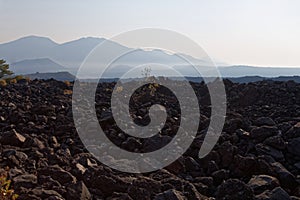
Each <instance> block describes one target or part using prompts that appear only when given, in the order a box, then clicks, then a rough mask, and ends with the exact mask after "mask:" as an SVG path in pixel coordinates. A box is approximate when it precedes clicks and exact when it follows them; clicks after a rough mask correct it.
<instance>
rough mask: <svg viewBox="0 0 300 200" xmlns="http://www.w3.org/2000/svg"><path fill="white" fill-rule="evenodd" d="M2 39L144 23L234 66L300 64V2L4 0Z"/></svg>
mask: <svg viewBox="0 0 300 200" xmlns="http://www.w3.org/2000/svg"><path fill="white" fill-rule="evenodd" d="M0 25H1V31H0V43H3V42H7V41H11V40H14V39H17V38H19V37H23V36H27V35H39V36H47V37H50V38H51V39H53V40H54V41H56V42H59V43H61V42H65V41H69V40H73V39H78V38H80V37H84V36H95V37H105V38H110V37H112V36H113V35H116V34H118V33H121V32H124V31H127V30H132V29H137V28H144V27H155V28H166V29H171V30H174V31H177V32H179V33H182V34H185V35H186V36H188V37H190V38H191V39H193V40H194V41H196V42H197V43H198V44H199V45H201V46H202V47H203V48H204V49H205V50H206V52H207V53H208V54H209V55H210V56H211V57H214V58H216V59H218V60H220V61H223V62H226V63H230V64H247V65H258V66H300V1H298V0H218V1H217V0H205V1H204V0H203V1H201V0H148V1H146V0H118V1H117V0H102V1H101V0H64V1H62V0H49V1H42V0H26V1H25V0H0Z"/></svg>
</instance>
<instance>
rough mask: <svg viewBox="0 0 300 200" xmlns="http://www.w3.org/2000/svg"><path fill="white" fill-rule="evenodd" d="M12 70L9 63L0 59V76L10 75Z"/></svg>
mask: <svg viewBox="0 0 300 200" xmlns="http://www.w3.org/2000/svg"><path fill="white" fill-rule="evenodd" d="M12 74H13V72H12V71H10V70H9V65H8V64H7V63H6V62H5V60H0V78H3V77H4V76H5V75H12Z"/></svg>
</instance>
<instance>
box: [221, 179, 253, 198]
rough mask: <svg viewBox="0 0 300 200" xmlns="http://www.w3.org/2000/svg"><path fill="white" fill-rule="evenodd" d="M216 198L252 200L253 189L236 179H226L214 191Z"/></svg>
mask: <svg viewBox="0 0 300 200" xmlns="http://www.w3.org/2000/svg"><path fill="white" fill-rule="evenodd" d="M216 199H217V200H236V199H244V200H252V199H254V194H253V190H252V189H251V188H250V187H249V186H247V185H246V184H245V183H244V182H242V181H240V180H238V179H228V180H227V181H225V182H224V183H222V184H221V185H220V186H219V187H218V190H217V193H216Z"/></svg>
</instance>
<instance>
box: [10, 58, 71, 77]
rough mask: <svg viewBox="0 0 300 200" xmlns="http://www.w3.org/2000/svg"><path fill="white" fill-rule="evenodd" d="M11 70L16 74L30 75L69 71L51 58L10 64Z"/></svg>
mask: <svg viewBox="0 0 300 200" xmlns="http://www.w3.org/2000/svg"><path fill="white" fill-rule="evenodd" d="M10 69H11V70H12V71H13V72H14V73H15V74H30V73H36V72H39V73H44V72H59V71H66V70H67V69H66V68H65V67H63V66H62V65H60V64H58V63H56V62H54V61H52V60H51V59H49V58H39V59H29V60H23V61H20V62H15V63H11V64H10Z"/></svg>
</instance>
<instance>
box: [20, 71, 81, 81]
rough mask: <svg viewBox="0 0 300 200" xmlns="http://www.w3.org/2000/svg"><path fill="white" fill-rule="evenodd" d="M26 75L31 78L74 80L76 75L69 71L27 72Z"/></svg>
mask: <svg viewBox="0 0 300 200" xmlns="http://www.w3.org/2000/svg"><path fill="white" fill-rule="evenodd" d="M25 76H26V77H29V78H30V79H32V80H34V79H44V80H47V79H55V80H58V81H74V80H75V76H73V75H72V74H70V73H69V72H54V73H35V74H27V75H25Z"/></svg>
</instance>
